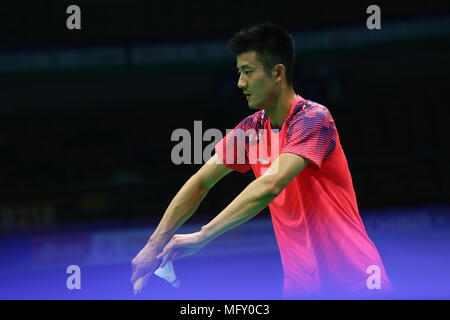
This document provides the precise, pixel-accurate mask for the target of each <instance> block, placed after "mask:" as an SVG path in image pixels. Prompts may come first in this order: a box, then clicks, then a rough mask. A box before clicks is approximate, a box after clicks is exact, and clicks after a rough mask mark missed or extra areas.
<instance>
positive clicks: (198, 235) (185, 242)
mask: <svg viewBox="0 0 450 320" xmlns="http://www.w3.org/2000/svg"><path fill="white" fill-rule="evenodd" d="M207 244H208V241H207V239H206V238H205V237H204V235H203V234H202V232H201V231H199V232H195V233H189V234H176V235H174V236H173V237H172V239H171V240H170V241H169V243H167V245H166V246H165V247H164V249H163V251H162V252H161V253H160V254H159V255H158V256H157V257H156V259H162V262H161V265H160V267H161V268H162V267H164V266H165V265H166V263H168V262H169V261H174V260H176V259H178V258H181V257H185V256H190V255H191V254H194V253H196V252H197V251H199V250H200V249H202V248H203V247H204V246H206V245H207Z"/></svg>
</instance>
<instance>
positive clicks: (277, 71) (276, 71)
mask: <svg viewBox="0 0 450 320" xmlns="http://www.w3.org/2000/svg"><path fill="white" fill-rule="evenodd" d="M285 73H286V69H285V67H284V65H282V64H277V65H275V66H274V67H273V69H272V76H273V77H274V78H279V80H281V79H282V78H284V77H285Z"/></svg>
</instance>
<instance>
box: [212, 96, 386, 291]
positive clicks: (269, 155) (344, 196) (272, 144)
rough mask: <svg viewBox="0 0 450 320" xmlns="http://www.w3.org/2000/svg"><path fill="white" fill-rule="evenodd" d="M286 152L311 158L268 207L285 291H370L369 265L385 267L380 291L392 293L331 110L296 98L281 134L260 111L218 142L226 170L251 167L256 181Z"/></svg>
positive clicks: (242, 169) (220, 155)
mask: <svg viewBox="0 0 450 320" xmlns="http://www.w3.org/2000/svg"><path fill="white" fill-rule="evenodd" d="M284 152H287V153H293V154H296V155H299V156H301V157H303V158H305V159H309V163H308V165H307V166H306V167H305V168H304V169H303V170H302V171H301V172H300V173H299V174H298V175H297V176H296V177H295V178H294V179H293V180H292V181H291V182H290V183H289V184H288V185H287V186H286V188H285V189H284V190H283V191H282V192H281V193H280V194H279V195H278V196H277V197H276V198H275V199H274V200H273V201H272V202H271V203H270V204H269V209H270V213H271V218H272V223H273V227H274V231H275V235H276V239H277V243H278V247H279V249H280V254H281V260H282V266H283V272H284V287H283V290H284V293H285V294H286V295H287V296H290V295H293V296H296V295H302V294H310V293H319V292H359V291H366V290H367V292H369V291H370V290H369V288H368V284H367V281H368V278H369V277H370V276H371V275H372V271H370V270H372V269H370V268H373V267H371V266H375V268H377V267H378V268H379V269H378V270H380V273H379V275H380V279H379V280H380V282H379V284H380V285H379V287H380V289H386V290H391V289H392V287H391V285H390V281H389V279H388V277H387V275H386V272H385V270H384V266H383V263H382V261H381V258H380V256H379V254H378V251H377V249H376V247H375V245H374V244H373V242H372V241H371V240H370V238H369V237H368V235H367V232H366V230H365V227H364V224H363V221H362V219H361V217H360V215H359V212H358V206H357V201H356V196H355V192H354V189H353V183H352V178H351V175H350V171H349V168H348V165H347V160H346V157H345V154H344V151H343V149H342V146H341V143H340V140H339V135H338V132H337V129H336V126H335V123H334V120H333V118H332V116H331V114H330V112H329V110H328V109H327V108H326V107H324V106H322V105H320V104H318V103H314V102H311V101H306V100H305V99H303V98H302V97H301V96H298V95H297V97H296V99H295V100H294V101H293V103H292V105H291V108H290V113H289V116H288V118H287V120H286V121H285V122H284V124H283V126H282V128H281V130H279V131H278V133H277V132H274V130H272V128H271V123H270V120H269V119H268V117H267V115H266V114H265V112H264V110H260V111H258V112H256V113H254V114H253V115H251V116H249V117H247V118H245V119H244V120H243V121H242V122H241V123H239V124H238V125H237V126H236V128H234V129H233V130H232V131H231V132H229V133H228V134H227V135H226V137H225V138H224V139H222V140H221V141H220V142H219V143H218V144H217V145H216V153H217V154H218V156H219V157H220V158H221V160H222V162H223V163H224V164H225V165H226V166H227V167H229V168H231V169H234V170H236V171H238V172H247V171H248V170H250V169H253V172H254V174H255V176H256V178H258V177H260V176H261V175H262V174H263V173H264V171H265V170H267V169H268V168H269V167H270V166H271V164H272V162H273V161H274V160H275V159H276V158H277V157H278V156H279V154H280V153H284ZM369 267H370V268H369ZM368 268H369V269H368ZM386 290H384V291H386ZM375 291H378V290H375Z"/></svg>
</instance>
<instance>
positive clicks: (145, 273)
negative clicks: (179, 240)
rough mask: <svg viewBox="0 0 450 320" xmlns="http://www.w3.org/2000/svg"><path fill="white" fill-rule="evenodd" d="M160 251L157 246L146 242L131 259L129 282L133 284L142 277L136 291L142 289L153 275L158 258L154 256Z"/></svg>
mask: <svg viewBox="0 0 450 320" xmlns="http://www.w3.org/2000/svg"><path fill="white" fill-rule="evenodd" d="M160 252H161V249H160V248H159V247H156V246H153V245H150V244H147V245H146V246H145V247H144V248H143V249H142V250H141V251H140V252H139V253H138V254H137V256H136V257H135V258H134V259H133V260H132V261H131V266H132V270H133V271H132V272H133V274H132V276H131V279H130V281H131V283H132V284H133V285H135V284H136V282H137V281H138V280H139V279H140V278H142V280H140V281H142V282H141V283H139V289H138V290H137V291H140V290H142V288H143V287H145V285H146V284H147V282H148V280H149V279H150V277H151V276H152V275H153V272H154V271H155V270H156V268H157V267H158V262H159V261H158V259H157V258H156V256H157V255H158V253H160Z"/></svg>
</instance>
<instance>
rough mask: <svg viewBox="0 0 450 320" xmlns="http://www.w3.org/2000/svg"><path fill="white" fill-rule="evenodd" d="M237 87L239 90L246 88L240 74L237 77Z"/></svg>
mask: <svg viewBox="0 0 450 320" xmlns="http://www.w3.org/2000/svg"><path fill="white" fill-rule="evenodd" d="M237 86H238V88H239V89H244V88H245V87H246V83H245V82H244V80H243V79H242V74H240V75H239V80H238V84H237Z"/></svg>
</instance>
